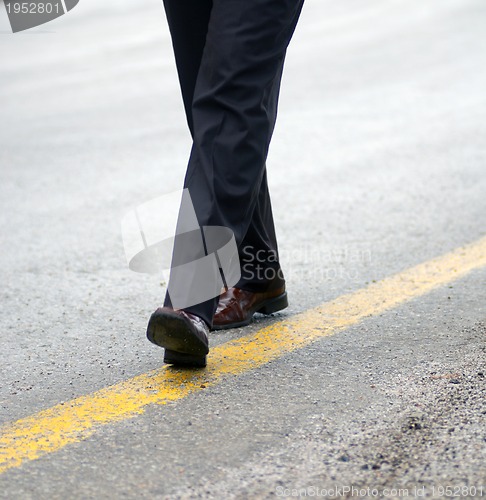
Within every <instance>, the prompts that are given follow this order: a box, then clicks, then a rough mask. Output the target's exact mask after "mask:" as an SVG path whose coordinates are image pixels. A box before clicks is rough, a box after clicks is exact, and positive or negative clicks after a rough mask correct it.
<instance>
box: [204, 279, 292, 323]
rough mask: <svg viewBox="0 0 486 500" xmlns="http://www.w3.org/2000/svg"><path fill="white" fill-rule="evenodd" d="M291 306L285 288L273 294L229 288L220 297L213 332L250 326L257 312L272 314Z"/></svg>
mask: <svg viewBox="0 0 486 500" xmlns="http://www.w3.org/2000/svg"><path fill="white" fill-rule="evenodd" d="M288 305H289V303H288V299H287V292H286V291H285V287H281V288H278V289H277V290H274V291H272V292H248V291H246V290H241V288H229V289H228V290H227V291H225V292H224V293H222V294H221V296H220V297H219V303H218V308H217V309H216V313H215V315H214V318H213V330H225V329H227V328H238V327H239V326H245V325H248V324H249V323H250V322H251V319H252V317H253V315H254V314H255V313H256V312H259V313H262V314H272V313H274V312H277V311H280V310H282V309H285V308H286V307H287V306H288Z"/></svg>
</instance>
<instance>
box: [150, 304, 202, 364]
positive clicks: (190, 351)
mask: <svg viewBox="0 0 486 500" xmlns="http://www.w3.org/2000/svg"><path fill="white" fill-rule="evenodd" d="M208 333H209V328H208V325H207V324H206V323H205V321H204V320H202V319H201V318H200V317H199V316H196V315H195V314H191V313H188V312H186V311H183V310H174V309H171V308H170V307H159V308H158V309H157V310H156V311H155V312H154V313H153V314H152V316H151V317H150V320H149V323H148V326H147V338H148V339H149V340H150V342H152V343H154V344H156V345H158V346H160V347H164V348H165V353H164V362H165V363H168V364H172V365H179V366H196V367H203V366H206V355H207V353H208V352H209V342H208Z"/></svg>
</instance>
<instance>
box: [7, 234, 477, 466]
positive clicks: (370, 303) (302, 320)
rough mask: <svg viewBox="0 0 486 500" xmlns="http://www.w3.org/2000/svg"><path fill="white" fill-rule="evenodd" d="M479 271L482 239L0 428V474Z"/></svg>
mask: <svg viewBox="0 0 486 500" xmlns="http://www.w3.org/2000/svg"><path fill="white" fill-rule="evenodd" d="M483 266H486V237H484V238H482V239H480V240H479V241H477V242H475V243H473V244H471V245H468V246H465V247H463V248H459V249H457V250H455V251H453V252H451V253H448V254H446V255H443V256H442V257H438V258H436V259H433V260H430V261H428V262H425V263H423V264H420V265H418V266H416V267H413V268H411V269H408V270H407V271H404V272H401V273H398V274H396V275H394V276H391V277H389V278H386V279H384V280H382V281H380V282H378V283H373V284H371V285H369V286H367V287H366V288H363V289H361V290H358V291H356V292H354V293H350V294H347V295H343V296H341V297H338V298H337V299H335V300H333V301H331V302H327V303H324V304H322V305H320V306H318V307H316V308H314V309H311V310H309V311H306V312H304V313H301V314H298V315H296V316H294V317H292V318H288V319H285V320H282V321H279V322H276V323H273V324H272V325H270V326H267V327H265V328H263V329H261V330H259V331H258V332H256V333H255V334H252V335H248V336H245V337H242V338H239V339H237V340H233V341H231V342H227V343H226V344H223V345H220V346H217V347H215V348H213V349H212V350H211V353H210V356H209V365H208V367H207V368H206V369H204V370H176V369H173V368H167V367H163V368H160V369H158V370H155V371H152V372H149V373H146V374H143V375H140V376H137V377H134V378H132V379H130V380H127V381H125V382H122V383H119V384H116V385H113V386H111V387H107V388H105V389H102V390H100V391H97V392H95V393H93V394H89V395H87V396H82V397H80V398H77V399H74V400H72V401H69V402H66V403H61V404H59V405H56V406H54V407H52V408H49V409H47V410H44V411H41V412H39V413H36V414H35V415H32V416H30V417H27V418H23V419H20V420H18V421H16V422H13V423H11V424H8V425H6V426H4V427H3V428H0V473H1V472H4V471H6V470H7V469H10V468H13V467H19V466H20V465H22V464H23V463H24V462H26V461H29V460H34V459H37V458H40V457H42V456H44V455H46V454H48V453H53V452H55V451H58V450H60V449H61V448H63V447H64V446H66V445H69V444H70V443H76V442H79V441H81V440H83V439H86V438H87V437H89V436H91V435H92V434H93V433H94V432H96V430H97V429H98V428H99V427H100V426H101V425H104V424H109V423H111V422H117V421H120V420H124V419H127V418H130V417H133V416H135V415H138V414H141V413H143V412H144V410H145V408H146V407H147V406H148V405H151V404H166V403H168V402H170V401H177V400H179V399H182V398H184V397H186V396H188V395H189V394H192V393H196V392H198V391H201V390H202V389H203V388H204V387H208V386H211V385H214V384H217V383H219V382H221V381H222V379H224V378H225V377H227V376H230V375H239V374H241V373H244V372H247V371H248V370H251V369H254V368H257V367H259V366H262V365H263V364H265V363H268V362H269V361H271V360H273V359H276V358H278V357H280V356H283V355H285V354H287V353H289V352H291V351H293V350H295V349H299V348H301V347H304V346H306V345H308V344H310V343H311V342H313V341H314V340H316V339H319V338H322V337H325V336H329V335H333V334H335V333H337V332H339V331H341V330H343V329H345V328H347V327H349V326H351V325H355V324H356V323H358V322H360V321H361V320H363V319H365V318H367V317H369V316H373V315H377V314H380V313H382V312H384V311H386V310H389V309H391V308H393V307H395V306H398V305H399V304H402V303H403V302H405V301H408V300H410V299H413V298H416V297H419V296H421V295H424V294H425V293H427V292H429V291H430V290H432V289H434V288H436V287H439V286H441V285H444V284H446V283H450V282H452V281H454V280H455V279H458V278H460V277H462V276H464V275H466V274H467V273H469V272H470V271H472V270H474V269H479V268H480V267H483Z"/></svg>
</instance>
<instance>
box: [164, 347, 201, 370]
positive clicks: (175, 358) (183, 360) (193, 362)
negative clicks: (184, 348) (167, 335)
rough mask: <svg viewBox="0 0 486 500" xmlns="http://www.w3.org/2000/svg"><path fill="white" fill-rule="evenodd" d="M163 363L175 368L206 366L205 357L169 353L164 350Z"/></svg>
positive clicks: (167, 350)
mask: <svg viewBox="0 0 486 500" xmlns="http://www.w3.org/2000/svg"><path fill="white" fill-rule="evenodd" d="M164 363H167V364H168V365H176V366H192V367H195V368H204V367H205V366H206V364H207V361H206V355H202V356H201V355H195V354H186V353H184V352H177V351H171V350H170V349H166V350H165V352H164Z"/></svg>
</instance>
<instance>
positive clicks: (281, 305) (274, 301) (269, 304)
mask: <svg viewBox="0 0 486 500" xmlns="http://www.w3.org/2000/svg"><path fill="white" fill-rule="evenodd" d="M288 306H289V299H288V296H287V292H284V293H282V294H281V295H278V296H277V297H272V298H271V299H268V300H266V301H265V302H264V303H263V304H261V305H259V306H258V308H256V309H255V310H253V311H252V312H251V314H250V315H249V317H248V318H247V319H245V320H243V321H239V322H236V323H228V324H226V325H214V324H213V328H212V329H213V330H228V329H229V328H239V327H242V326H247V325H249V324H250V323H251V322H252V320H253V315H254V314H255V313H257V312H258V313H260V314H267V315H268V314H273V313H276V312H278V311H281V310H282V309H285V308H287V307H288Z"/></svg>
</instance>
